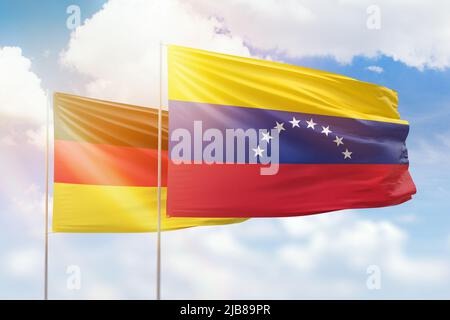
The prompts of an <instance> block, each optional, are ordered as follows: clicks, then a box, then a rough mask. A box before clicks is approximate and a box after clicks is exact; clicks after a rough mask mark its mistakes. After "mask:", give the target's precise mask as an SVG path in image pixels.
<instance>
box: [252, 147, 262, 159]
mask: <svg viewBox="0 0 450 320" xmlns="http://www.w3.org/2000/svg"><path fill="white" fill-rule="evenodd" d="M253 151H254V152H255V157H258V156H259V157H262V156H263V155H262V154H263V152H264V149H261V147H260V146H258V147H257V148H256V149H253Z"/></svg>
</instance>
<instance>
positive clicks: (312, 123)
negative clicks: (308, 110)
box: [306, 118, 317, 130]
mask: <svg viewBox="0 0 450 320" xmlns="http://www.w3.org/2000/svg"><path fill="white" fill-rule="evenodd" d="M306 123H307V124H308V128H312V129H313V130H314V126H316V125H317V123H315V122H314V121H313V119H312V118H311V120H309V121H306Z"/></svg>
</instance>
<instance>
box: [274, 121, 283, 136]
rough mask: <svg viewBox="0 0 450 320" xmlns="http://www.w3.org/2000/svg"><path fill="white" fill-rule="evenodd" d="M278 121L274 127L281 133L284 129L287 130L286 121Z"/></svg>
mask: <svg viewBox="0 0 450 320" xmlns="http://www.w3.org/2000/svg"><path fill="white" fill-rule="evenodd" d="M276 123H277V125H276V126H275V127H274V129H277V130H278V133H280V132H281V131H283V130H286V129H285V128H284V122H282V123H278V121H276Z"/></svg>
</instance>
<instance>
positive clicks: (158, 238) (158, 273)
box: [156, 42, 163, 300]
mask: <svg viewBox="0 0 450 320" xmlns="http://www.w3.org/2000/svg"><path fill="white" fill-rule="evenodd" d="M162 62H163V44H162V42H160V43H159V110H158V200H157V202H158V223H157V235H156V300H161V170H162V166H161V149H162V137H161V136H162V73H163V72H162V68H163V67H162Z"/></svg>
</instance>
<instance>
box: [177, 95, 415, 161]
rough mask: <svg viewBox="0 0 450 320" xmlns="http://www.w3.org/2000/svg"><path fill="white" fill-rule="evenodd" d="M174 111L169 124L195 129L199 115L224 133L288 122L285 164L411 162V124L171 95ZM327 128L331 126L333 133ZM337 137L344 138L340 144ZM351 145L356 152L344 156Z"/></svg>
mask: <svg viewBox="0 0 450 320" xmlns="http://www.w3.org/2000/svg"><path fill="white" fill-rule="evenodd" d="M170 111H172V112H171V118H170V123H169V125H170V128H171V129H176V128H185V129H188V130H189V131H190V132H191V134H193V123H194V121H202V126H203V132H204V131H205V130H207V129H209V128H215V129H219V130H220V131H221V132H222V133H223V135H224V136H225V130H226V129H237V128H241V129H244V130H246V129H249V128H253V129H257V130H258V129H267V130H270V129H272V128H273V127H274V126H275V125H276V123H277V122H278V123H283V126H284V128H285V130H283V131H281V133H280V139H279V143H280V148H279V151H280V159H279V161H280V163H281V164H408V153H407V149H406V146H405V140H406V137H407V135H408V131H409V125H406V124H398V123H392V122H382V121H372V120H361V119H353V118H343V117H336V116H326V115H317V114H309V113H301V112H290V111H279V110H270V109H257V108H246V107H234V106H223V105H214V104H208V103H195V102H185V101H176V100H171V101H170ZM293 118H295V119H296V120H300V122H299V123H298V125H299V127H293V125H292V124H291V123H290V122H289V121H292V120H293ZM307 121H309V122H311V121H313V122H314V123H315V125H314V128H311V127H309V128H308V123H307ZM325 128H327V129H329V130H330V131H331V132H330V133H328V135H326V134H325V132H326V131H327V130H326V129H325ZM336 137H338V138H339V139H342V140H341V141H342V142H343V144H339V145H337V143H336V142H335V140H336ZM259 138H261V137H259ZM208 143H209V142H204V146H205V145H206V144H208ZM171 145H172V146H173V144H171ZM346 150H348V151H350V152H351V158H348V157H347V158H345V157H344V155H343V152H344V151H346ZM193 154H194V152H192V155H193ZM192 160H193V159H192ZM246 161H248V157H247V159H246Z"/></svg>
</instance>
